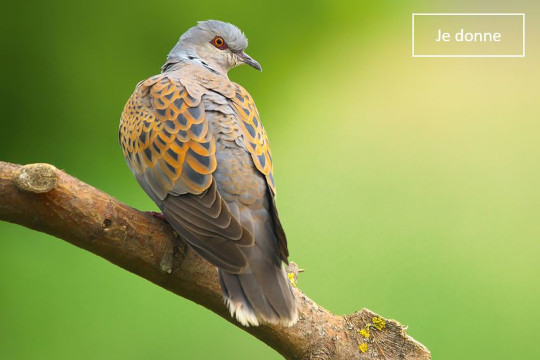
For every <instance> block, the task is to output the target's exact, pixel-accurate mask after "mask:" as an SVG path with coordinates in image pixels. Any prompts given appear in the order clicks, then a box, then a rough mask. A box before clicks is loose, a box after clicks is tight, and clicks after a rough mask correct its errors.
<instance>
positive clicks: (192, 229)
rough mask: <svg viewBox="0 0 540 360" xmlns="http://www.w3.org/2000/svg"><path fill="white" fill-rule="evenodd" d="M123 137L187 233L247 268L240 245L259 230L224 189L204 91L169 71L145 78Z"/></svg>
mask: <svg viewBox="0 0 540 360" xmlns="http://www.w3.org/2000/svg"><path fill="white" fill-rule="evenodd" d="M120 142H121V145H122V148H123V151H124V156H125V157H126V160H127V163H128V165H129V167H130V168H131V171H132V172H133V174H134V175H135V177H136V178H137V181H138V182H139V184H140V185H141V186H142V188H143V189H144V190H145V191H146V193H147V194H148V195H149V196H150V197H151V198H152V199H153V200H154V201H155V202H156V203H157V204H158V206H159V207H160V208H161V210H162V211H163V214H164V215H165V217H166V218H167V220H168V221H169V222H170V223H171V225H173V227H174V228H175V230H176V231H178V232H179V234H180V235H181V236H182V238H184V239H185V240H186V241H187V242H188V243H190V244H191V245H192V246H193V247H194V248H195V249H196V250H197V251H198V252H199V253H200V254H201V255H202V256H203V257H205V258H206V259H207V260H208V261H210V262H211V263H212V264H214V265H216V266H218V267H220V268H223V269H224V270H225V271H229V272H232V273H238V272H240V271H241V270H242V269H243V268H245V266H246V265H247V262H246V259H245V256H244V255H243V253H242V251H241V249H240V247H243V246H251V245H253V242H254V239H253V235H252V234H251V233H250V232H249V231H247V230H246V229H244V228H243V227H242V226H241V225H240V223H239V221H238V220H237V219H236V218H235V217H234V216H233V215H232V214H231V212H230V211H229V208H228V206H227V204H226V203H225V201H224V200H223V199H222V198H221V196H220V194H219V192H218V190H217V186H216V184H215V180H214V178H213V176H212V173H213V172H214V171H215V169H216V166H217V163H216V156H215V152H216V144H215V140H214V138H213V136H212V133H211V131H210V130H209V123H208V121H207V119H206V117H205V109H204V106H203V103H202V102H201V93H200V92H197V91H193V92H191V93H188V91H187V90H186V88H185V87H184V86H183V85H182V84H181V83H180V81H179V80H177V79H175V78H174V77H171V76H168V75H167V74H161V75H157V76H154V77H152V78H150V79H148V80H146V81H143V82H141V83H140V84H139V85H138V86H137V89H136V90H135V92H134V93H133V95H132V96H131V97H130V99H129V100H128V103H127V104H126V106H125V108H124V111H123V113H122V119H121V123H120Z"/></svg>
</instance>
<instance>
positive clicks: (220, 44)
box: [210, 36, 229, 50]
mask: <svg viewBox="0 0 540 360" xmlns="http://www.w3.org/2000/svg"><path fill="white" fill-rule="evenodd" d="M210 44H212V45H214V46H215V47H217V48H218V49H220V50H225V49H227V48H228V47H229V46H228V45H227V43H226V42H225V40H224V39H223V38H222V37H221V36H216V37H215V38H213V39H212V41H210Z"/></svg>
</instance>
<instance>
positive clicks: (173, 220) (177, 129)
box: [119, 20, 298, 326]
mask: <svg viewBox="0 0 540 360" xmlns="http://www.w3.org/2000/svg"><path fill="white" fill-rule="evenodd" d="M247 45H248V41H247V38H246V36H245V34H244V33H243V32H242V31H241V30H240V29H239V28H238V27H236V26H235V25H232V24H230V23H226V22H222V21H218V20H206V21H200V22H198V23H197V25H196V26H194V27H192V28H190V29H189V30H187V31H186V32H185V33H184V34H183V35H182V36H181V37H180V39H179V40H178V42H177V43H176V45H175V46H174V47H173V48H172V50H171V51H170V52H169V54H168V56H167V59H166V62H165V64H164V65H163V66H162V68H161V73H159V74H158V75H155V76H152V77H150V78H148V79H146V80H143V81H141V82H139V83H138V84H137V86H136V88H135V91H134V92H133V94H132V95H131V97H130V98H129V100H128V101H127V103H126V105H125V107H124V109H123V112H122V115H121V120H120V128H119V140H120V144H121V147H122V150H123V154H124V157H125V159H126V162H127V164H128V166H129V168H130V169H131V172H132V173H133V175H134V176H135V178H136V180H137V182H138V183H139V185H140V186H141V187H142V189H143V190H144V191H145V192H146V194H147V195H148V196H149V197H150V198H151V199H152V200H153V201H154V202H155V203H156V204H157V206H158V207H159V208H160V210H161V213H162V215H163V217H164V218H165V219H166V220H167V221H168V222H169V223H170V225H171V226H172V227H173V228H174V229H175V231H176V232H178V234H179V235H180V237H181V238H182V239H183V240H185V242H186V243H187V244H188V246H189V247H190V248H191V249H193V250H194V251H196V252H197V253H198V254H200V255H201V256H202V257H203V258H204V259H206V260H207V261H208V262H210V263H211V264H212V265H214V266H216V267H217V269H218V271H217V272H218V277H219V282H220V287H221V291H222V294H223V299H224V302H225V304H226V305H227V307H228V309H229V311H230V313H231V316H232V317H233V318H236V320H237V321H238V322H239V323H241V324H242V325H243V326H258V325H260V324H262V323H270V324H279V325H282V326H292V325H294V324H295V323H296V322H297V321H298V309H297V303H296V298H295V296H294V292H293V290H292V287H291V284H290V281H289V278H288V276H287V273H286V271H285V268H284V264H288V257H289V251H288V248H287V238H286V235H285V232H284V230H283V226H282V225H281V222H280V219H279V216H278V212H277V209H276V203H275V195H276V187H275V182H274V176H273V160H272V155H271V152H270V146H269V142H268V137H267V134H266V131H265V129H264V127H263V124H262V123H261V120H260V117H259V113H258V110H257V108H256V106H255V103H254V101H253V98H252V97H251V95H250V94H249V93H248V92H247V91H246V90H245V89H244V88H243V87H242V86H240V85H238V84H236V83H234V82H232V81H231V80H229V77H228V71H229V70H231V69H232V68H235V67H237V66H239V65H242V64H247V65H249V66H251V67H253V68H255V69H257V70H259V71H262V68H261V65H260V64H259V63H258V62H257V61H256V60H254V59H253V58H252V57H250V56H249V55H247V54H246V52H245V49H246V47H247Z"/></svg>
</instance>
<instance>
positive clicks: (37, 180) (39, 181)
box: [14, 163, 58, 193]
mask: <svg viewBox="0 0 540 360" xmlns="http://www.w3.org/2000/svg"><path fill="white" fill-rule="evenodd" d="M57 170H58V169H57V168H55V167H54V166H52V165H50V164H42V163H37V164H28V165H25V166H22V167H21V168H20V169H19V170H18V171H17V173H16V174H15V178H14V183H15V186H17V188H18V189H19V190H23V191H30V192H33V193H45V192H48V191H50V190H52V189H54V187H55V186H56V181H57V175H56V171H57Z"/></svg>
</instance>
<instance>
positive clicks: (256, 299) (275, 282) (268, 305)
mask: <svg viewBox="0 0 540 360" xmlns="http://www.w3.org/2000/svg"><path fill="white" fill-rule="evenodd" d="M282 270H283V269H282ZM219 279H220V282H221V289H222V291H223V297H224V299H225V303H226V304H227V307H228V308H229V311H230V313H231V315H232V316H233V317H235V318H236V319H237V320H238V321H239V322H240V323H241V324H242V325H244V326H250V325H253V326H258V325H259V324H260V323H261V322H266V323H272V324H281V325H284V326H291V325H293V324H294V323H296V321H297V320H298V313H297V309H296V302H295V298H294V295H293V293H292V290H291V288H290V286H288V287H286V288H285V291H282V290H281V288H282V285H281V284H279V283H280V282H281V281H287V282H288V280H287V279H286V274H285V272H284V271H283V274H282V276H280V277H275V276H273V275H271V276H269V277H268V278H266V279H265V280H264V281H263V282H260V281H259V280H258V279H257V278H256V277H255V275H254V274H253V273H242V274H231V273H227V272H225V271H222V270H219ZM282 279H283V280H282ZM276 289H277V290H276ZM273 291H276V292H273Z"/></svg>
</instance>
